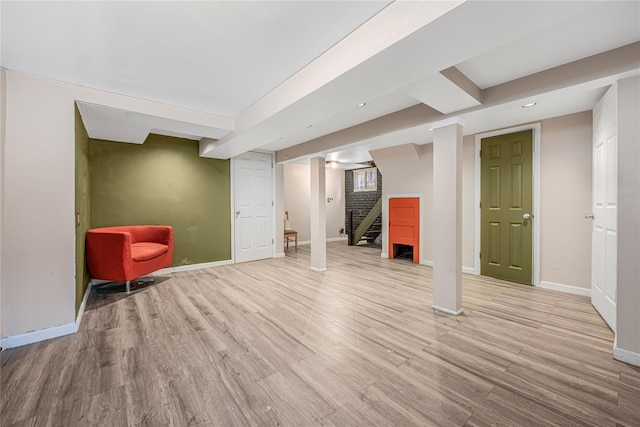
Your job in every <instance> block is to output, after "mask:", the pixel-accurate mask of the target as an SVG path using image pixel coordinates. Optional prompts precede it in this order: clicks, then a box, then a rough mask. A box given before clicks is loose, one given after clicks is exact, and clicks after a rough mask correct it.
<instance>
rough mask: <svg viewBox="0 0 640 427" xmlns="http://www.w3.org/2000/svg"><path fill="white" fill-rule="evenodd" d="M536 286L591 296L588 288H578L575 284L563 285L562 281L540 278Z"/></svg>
mask: <svg viewBox="0 0 640 427" xmlns="http://www.w3.org/2000/svg"><path fill="white" fill-rule="evenodd" d="M538 287H540V288H543V289H551V290H553V291H560V292H566V293H569V294H575V295H583V296H585V297H590V296H591V289H590V288H579V287H577V286H571V285H565V284H562V283H554V282H547V281H546V280H541V281H540V284H539V285H538Z"/></svg>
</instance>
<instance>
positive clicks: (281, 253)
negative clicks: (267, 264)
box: [273, 252, 285, 258]
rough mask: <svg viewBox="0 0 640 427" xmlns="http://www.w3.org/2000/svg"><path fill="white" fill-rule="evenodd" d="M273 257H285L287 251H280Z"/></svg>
mask: <svg viewBox="0 0 640 427" xmlns="http://www.w3.org/2000/svg"><path fill="white" fill-rule="evenodd" d="M273 257H274V258H284V257H285V253H284V252H278V253H276V254H275V255H274V256H273Z"/></svg>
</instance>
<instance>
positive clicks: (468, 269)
mask: <svg viewBox="0 0 640 427" xmlns="http://www.w3.org/2000/svg"><path fill="white" fill-rule="evenodd" d="M462 272H463V273H466V274H476V268H475V267H465V266H462Z"/></svg>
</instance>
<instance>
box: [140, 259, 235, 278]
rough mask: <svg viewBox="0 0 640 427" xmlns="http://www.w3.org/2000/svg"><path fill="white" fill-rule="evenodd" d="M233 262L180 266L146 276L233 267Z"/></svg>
mask: <svg viewBox="0 0 640 427" xmlns="http://www.w3.org/2000/svg"><path fill="white" fill-rule="evenodd" d="M231 264H233V261H231V260H230V259H227V260H224V261H213V262H202V263H199V264H188V265H178V266H175V267H167V268H163V269H160V270H157V271H154V272H153V273H149V274H146V275H145V277H146V276H162V275H163V274H172V273H179V272H181V271H193V270H202V269H203V268H213V267H222V266H223V265H231Z"/></svg>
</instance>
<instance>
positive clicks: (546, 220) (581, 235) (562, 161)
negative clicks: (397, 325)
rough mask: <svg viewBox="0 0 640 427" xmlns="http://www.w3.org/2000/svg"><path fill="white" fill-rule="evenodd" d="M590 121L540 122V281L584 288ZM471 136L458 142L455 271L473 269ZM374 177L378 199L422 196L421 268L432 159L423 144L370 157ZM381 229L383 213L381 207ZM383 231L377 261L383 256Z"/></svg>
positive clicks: (428, 226)
mask: <svg viewBox="0 0 640 427" xmlns="http://www.w3.org/2000/svg"><path fill="white" fill-rule="evenodd" d="M591 134H592V130H591V113H590V112H588V111H587V112H582V113H577V114H571V115H568V116H563V117H557V118H553V119H549V120H543V121H542V122H541V152H542V156H541V189H540V192H541V195H542V196H541V221H542V222H541V249H542V255H541V277H540V279H541V281H546V282H552V283H557V284H561V285H569V286H573V287H581V288H587V289H588V288H590V286H591V226H590V222H589V221H587V220H585V219H584V214H585V213H588V212H590V209H591V167H592V165H591ZM474 141H475V135H467V136H465V137H464V140H463V154H462V157H463V159H462V168H463V171H462V181H463V184H462V193H463V194H462V266H463V269H464V270H467V271H469V270H472V269H473V268H474V265H475V259H476V253H475V243H474V242H475V227H476V224H475V218H474V215H475V209H476V204H475V156H476V154H475V142H474ZM370 154H371V156H372V157H373V159H374V161H375V162H376V165H377V166H378V167H379V168H380V171H381V173H382V177H383V179H382V182H383V184H382V197H383V200H387V197H388V195H389V194H420V195H422V196H423V208H424V209H423V210H424V211H423V212H422V214H421V216H422V224H423V230H421V233H420V238H421V242H420V253H421V256H420V258H421V262H423V263H425V264H430V263H431V261H432V260H433V250H434V249H433V242H432V241H431V240H432V237H431V236H432V235H433V233H432V230H433V215H432V212H433V206H432V200H433V191H432V185H433V155H432V154H433V152H432V147H431V144H427V145H423V146H416V145H414V144H406V145H401V146H396V147H391V148H385V149H381V150H375V151H372V152H371V153H370ZM382 215H383V224H385V223H386V218H387V206H384V205H383V210H382ZM386 232H387V230H386V229H385V227H383V246H382V253H383V255H384V256H386V253H387V234H386Z"/></svg>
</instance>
